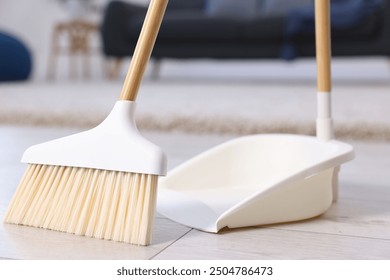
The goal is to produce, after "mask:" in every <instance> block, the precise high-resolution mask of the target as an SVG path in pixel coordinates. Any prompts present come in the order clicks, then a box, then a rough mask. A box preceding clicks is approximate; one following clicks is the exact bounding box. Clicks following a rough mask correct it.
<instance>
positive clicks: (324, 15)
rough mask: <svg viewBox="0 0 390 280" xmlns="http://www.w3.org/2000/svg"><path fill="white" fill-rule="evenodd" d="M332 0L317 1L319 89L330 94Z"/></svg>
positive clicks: (316, 24)
mask: <svg viewBox="0 0 390 280" xmlns="http://www.w3.org/2000/svg"><path fill="white" fill-rule="evenodd" d="M329 2H330V0H315V26H316V56H317V89H318V91H319V92H330V91H331V90H332V82H331V66H330V60H331V36H330V4H329Z"/></svg>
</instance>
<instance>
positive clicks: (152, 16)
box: [119, 0, 168, 101]
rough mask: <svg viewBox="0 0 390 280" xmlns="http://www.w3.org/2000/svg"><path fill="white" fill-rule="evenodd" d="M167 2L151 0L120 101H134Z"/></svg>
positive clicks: (165, 0) (166, 0)
mask: <svg viewBox="0 0 390 280" xmlns="http://www.w3.org/2000/svg"><path fill="white" fill-rule="evenodd" d="M167 5H168V0H151V2H150V4H149V8H148V11H147V13H146V17H145V21H144V24H143V26H142V30H141V33H140V36H139V38H138V42H137V45H136V47H135V51H134V54H133V58H132V59H131V63H130V67H129V70H128V72H127V75H126V79H125V82H124V84H123V88H122V91H121V95H120V97H119V99H120V100H128V101H135V99H136V98H137V94H138V90H139V87H140V85H141V81H142V77H143V75H144V73H145V70H146V66H147V64H148V61H149V59H150V56H151V54H152V51H153V47H154V44H155V42H156V38H157V34H158V31H159V29H160V26H161V22H162V20H163V17H164V13H165V10H166V7H167Z"/></svg>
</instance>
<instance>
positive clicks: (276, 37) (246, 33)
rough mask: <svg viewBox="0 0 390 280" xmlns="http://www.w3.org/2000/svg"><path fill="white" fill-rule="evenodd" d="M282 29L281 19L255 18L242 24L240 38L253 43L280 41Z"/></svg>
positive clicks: (283, 24) (282, 34) (282, 21)
mask: <svg viewBox="0 0 390 280" xmlns="http://www.w3.org/2000/svg"><path fill="white" fill-rule="evenodd" d="M284 28H285V21H284V18H283V17H277V16H275V17H255V18H253V19H251V20H250V21H248V22H246V23H243V25H242V36H243V37H244V38H245V39H248V40H253V41H259V40H272V41H281V40H282V39H283V36H284Z"/></svg>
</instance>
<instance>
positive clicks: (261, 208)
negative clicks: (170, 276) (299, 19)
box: [157, 0, 354, 232]
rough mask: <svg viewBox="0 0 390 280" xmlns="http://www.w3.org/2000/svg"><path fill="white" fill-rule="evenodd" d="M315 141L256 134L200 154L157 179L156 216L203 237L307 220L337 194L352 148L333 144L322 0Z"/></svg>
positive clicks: (320, 3) (319, 3)
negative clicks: (202, 233)
mask: <svg viewBox="0 0 390 280" xmlns="http://www.w3.org/2000/svg"><path fill="white" fill-rule="evenodd" d="M315 4H316V9H315V10H316V44H317V67H318V73H317V76H318V108H319V109H318V118H317V137H311V136H302V135H288V134H263V135H253V136H246V137H241V138H238V139H234V140H232V141H229V142H226V143H224V144H221V145H219V146H217V147H215V148H213V149H211V150H209V151H206V152H204V153H202V154H200V155H198V156H196V157H195V158H193V159H191V160H189V161H187V162H186V163H184V164H182V165H180V166H179V167H177V168H175V169H174V170H172V171H171V172H168V175H167V177H166V178H162V179H160V182H159V195H158V203H157V211H158V212H159V213H161V214H162V215H164V216H166V217H168V218H170V219H171V220H173V221H176V222H179V223H182V224H184V225H187V226H190V227H193V228H196V229H200V230H203V231H207V232H218V231H219V230H221V229H222V228H224V227H228V228H237V227H247V226H256V225H265V224H273V223H282V222H291V221H297V220H303V219H308V218H312V217H315V216H318V215H321V214H322V213H324V212H325V211H326V210H327V209H328V208H329V207H330V206H331V204H332V201H334V200H335V199H336V197H337V184H338V176H337V175H338V170H339V167H340V165H341V164H343V163H345V162H347V161H349V160H351V159H353V157H354V152H353V148H352V146H350V145H348V144H346V143H343V142H340V141H336V140H333V139H332V138H333V127H332V118H331V110H330V91H331V81H330V27H329V26H330V22H329V1H328V0H316V1H315Z"/></svg>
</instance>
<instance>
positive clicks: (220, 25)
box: [128, 11, 240, 41]
mask: <svg viewBox="0 0 390 280" xmlns="http://www.w3.org/2000/svg"><path fill="white" fill-rule="evenodd" d="M142 22H143V17H142V16H141V17H133V18H132V19H131V20H130V21H129V24H128V26H129V31H130V34H131V36H132V37H133V38H137V37H138V35H139V32H140V30H141V26H142ZM239 34H240V24H239V21H237V20H234V19H228V18H216V17H210V16H207V15H206V14H205V13H203V12H189V11H175V12H173V11H172V12H169V11H167V13H166V14H165V17H164V20H163V23H162V25H161V29H160V33H159V37H158V40H159V41H164V40H175V39H178V40H180V41H183V40H184V41H185V40H192V41H198V40H202V41H203V40H209V39H211V40H237V38H238V36H239Z"/></svg>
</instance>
